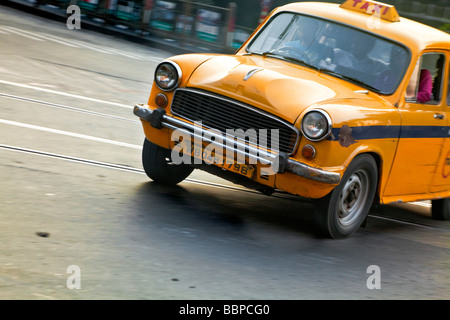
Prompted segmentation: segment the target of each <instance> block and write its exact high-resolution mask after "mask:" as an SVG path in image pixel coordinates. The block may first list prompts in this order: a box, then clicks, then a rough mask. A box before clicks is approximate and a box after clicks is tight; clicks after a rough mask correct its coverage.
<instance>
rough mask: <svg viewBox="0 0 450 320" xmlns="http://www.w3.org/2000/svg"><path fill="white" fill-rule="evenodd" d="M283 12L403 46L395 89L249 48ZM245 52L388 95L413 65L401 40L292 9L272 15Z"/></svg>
mask: <svg viewBox="0 0 450 320" xmlns="http://www.w3.org/2000/svg"><path fill="white" fill-rule="evenodd" d="M282 14H293V15H299V16H304V17H309V18H314V19H317V20H322V21H323V22H324V23H331V24H336V25H340V26H342V27H346V28H349V29H353V30H355V31H358V32H362V33H365V34H368V35H370V36H373V37H375V38H377V39H380V40H383V41H386V42H388V43H391V44H393V45H397V46H399V47H401V48H402V49H404V50H405V53H406V61H405V65H404V68H403V70H402V72H401V73H400V74H399V78H398V81H397V83H396V84H395V85H394V86H393V89H392V90H391V91H389V92H383V91H381V90H378V89H376V88H374V87H372V86H370V85H366V84H365V83H364V82H363V81H352V79H345V78H348V77H346V76H345V75H344V74H342V76H340V75H338V74H333V73H334V72H333V70H328V69H326V68H323V69H321V68H319V67H315V66H311V65H308V64H305V63H301V62H300V61H299V62H295V61H293V60H294V59H284V58H283V57H281V56H276V55H270V54H268V53H270V52H253V51H251V50H249V48H250V47H251V46H252V45H253V44H254V42H255V41H256V40H257V39H258V38H259V37H260V36H261V34H262V33H263V32H264V31H265V30H266V28H267V27H268V26H270V25H271V23H272V22H273V21H274V20H275V19H276V18H277V17H278V16H280V15H282ZM245 52H246V53H245V54H246V55H252V54H255V55H260V56H264V57H270V58H274V59H279V60H283V61H286V62H290V63H294V64H297V65H301V66H303V67H307V68H310V69H313V70H317V71H319V72H322V71H323V72H324V73H326V74H328V75H330V76H333V77H335V78H338V79H341V80H344V81H346V82H351V83H354V84H357V85H359V86H361V87H364V88H365V89H367V90H370V91H373V92H376V93H378V94H381V95H386V96H389V95H393V94H395V93H396V92H397V90H398V89H399V86H400V84H401V83H402V82H403V80H404V79H405V76H406V74H407V72H408V70H409V68H410V66H411V59H412V53H411V50H410V49H409V47H408V46H406V45H404V44H403V43H401V42H399V41H396V40H393V39H391V38H388V37H386V36H383V35H380V34H377V33H375V32H372V31H369V30H366V29H362V28H359V27H356V26H354V25H351V24H348V23H345V22H341V21H336V20H333V19H329V18H323V17H320V16H316V15H312V14H307V13H303V12H298V11H291V10H286V11H280V12H277V13H276V14H274V15H273V16H272V17H270V19H269V20H267V21H266V23H265V24H264V26H262V28H261V29H259V30H258V32H256V33H255V34H254V35H253V37H252V38H251V39H250V41H249V42H248V44H247V45H246V47H245ZM327 71H331V72H327ZM400 75H401V76H400Z"/></svg>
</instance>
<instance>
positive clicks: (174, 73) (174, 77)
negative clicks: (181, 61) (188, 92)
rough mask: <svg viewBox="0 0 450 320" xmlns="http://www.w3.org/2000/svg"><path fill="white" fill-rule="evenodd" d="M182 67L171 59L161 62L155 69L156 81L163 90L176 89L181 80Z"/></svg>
mask: <svg viewBox="0 0 450 320" xmlns="http://www.w3.org/2000/svg"><path fill="white" fill-rule="evenodd" d="M181 77H182V74H181V68H180V66H179V65H178V64H176V63H175V62H171V61H166V62H163V63H161V64H160V65H159V66H158V67H157V68H156V71H155V82H156V85H157V86H158V88H160V89H161V90H163V91H172V90H175V89H176V88H177V87H178V86H179V85H180V82H181Z"/></svg>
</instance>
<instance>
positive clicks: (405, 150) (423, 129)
mask: <svg viewBox="0 0 450 320" xmlns="http://www.w3.org/2000/svg"><path fill="white" fill-rule="evenodd" d="M445 59H446V56H445V53H444V52H443V51H439V50H434V51H429V52H425V53H424V54H423V55H422V56H421V57H420V59H419V60H418V62H417V64H416V68H415V71H414V73H413V75H412V77H411V81H410V84H409V85H408V88H407V90H406V97H405V103H404V105H403V106H400V108H399V111H400V113H401V117H402V128H401V131H400V139H399V143H398V147H397V152H396V156H395V158H394V163H393V166H392V169H391V173H390V176H389V180H388V183H387V185H386V189H385V192H384V195H385V196H399V199H398V200H402V199H401V197H400V196H401V195H414V194H417V195H421V194H426V193H428V192H430V188H431V186H432V184H433V183H441V181H439V180H440V178H438V176H437V175H436V173H437V168H438V167H439V162H440V161H441V158H442V157H443V156H442V153H443V145H444V143H445V141H446V139H447V136H448V134H449V132H448V127H447V123H448V116H447V113H446V111H447V110H446V109H447V107H446V106H445V103H444V101H443V99H442V98H441V97H442V90H441V92H437V90H436V88H442V86H441V81H442V73H443V71H442V69H439V68H438V67H437V66H438V65H439V63H442V61H444V63H445ZM438 69H439V70H438ZM423 70H428V71H423ZM427 74H428V77H427ZM439 77H441V79H438V78H439ZM425 78H428V80H429V81H431V82H429V83H428V86H430V85H431V89H432V92H431V93H430V94H429V95H428V94H426V95H424V94H423V92H421V91H422V90H421V89H422V87H423V86H421V84H422V83H425V81H423V80H424V79H425ZM429 78H431V80H430V79H429ZM424 96H426V97H424ZM427 97H428V98H429V99H427ZM449 155H450V154H449Z"/></svg>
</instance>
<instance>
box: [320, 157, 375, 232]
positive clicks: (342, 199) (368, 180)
mask: <svg viewBox="0 0 450 320" xmlns="http://www.w3.org/2000/svg"><path fill="white" fill-rule="evenodd" d="M377 185H378V168H377V163H376V161H375V159H374V158H373V157H372V156H370V155H368V154H364V155H360V156H358V157H356V158H355V159H354V160H353V161H352V163H351V164H350V166H349V167H348V168H347V171H346V172H345V174H344V176H343V178H342V180H341V182H340V183H339V185H338V186H337V187H336V188H334V190H333V191H332V192H331V193H330V194H329V195H327V196H326V197H325V198H322V199H320V200H319V202H318V206H317V209H316V214H315V218H316V221H317V222H318V225H319V227H320V229H321V231H323V232H324V233H325V234H326V235H327V236H329V237H331V238H334V239H338V238H345V237H348V236H350V235H351V234H352V233H354V232H355V231H356V230H358V229H359V227H360V226H361V225H362V223H363V222H364V220H365V219H366V217H367V214H368V213H369V210H370V208H371V206H372V203H373V199H374V197H375V193H376V189H377Z"/></svg>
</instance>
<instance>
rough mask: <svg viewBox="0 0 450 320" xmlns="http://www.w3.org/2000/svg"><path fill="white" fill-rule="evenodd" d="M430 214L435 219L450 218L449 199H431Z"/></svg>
mask: <svg viewBox="0 0 450 320" xmlns="http://www.w3.org/2000/svg"><path fill="white" fill-rule="evenodd" d="M431 216H432V217H433V219H435V220H447V221H448V220H450V199H449V198H445V199H439V200H433V201H431Z"/></svg>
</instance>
